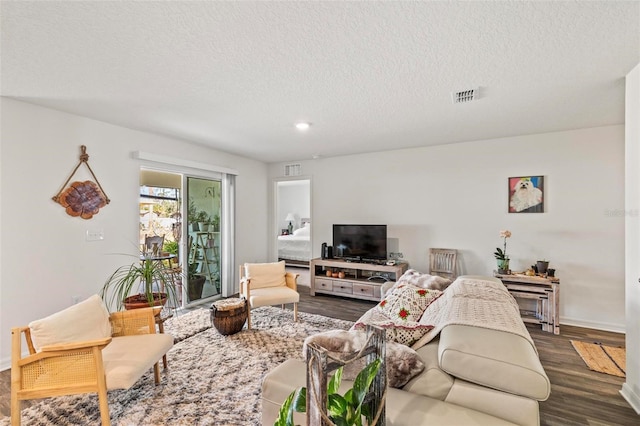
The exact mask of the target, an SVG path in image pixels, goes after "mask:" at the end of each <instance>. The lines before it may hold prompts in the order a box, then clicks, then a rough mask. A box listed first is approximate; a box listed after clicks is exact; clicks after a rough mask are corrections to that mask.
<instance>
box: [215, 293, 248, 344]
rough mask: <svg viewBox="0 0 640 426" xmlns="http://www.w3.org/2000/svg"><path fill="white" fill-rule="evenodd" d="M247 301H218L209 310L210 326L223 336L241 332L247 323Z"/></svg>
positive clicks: (235, 298)
mask: <svg viewBox="0 0 640 426" xmlns="http://www.w3.org/2000/svg"><path fill="white" fill-rule="evenodd" d="M247 309H248V307H247V299H245V298H237V297H231V298H228V299H223V300H218V301H217V302H214V303H213V304H212V305H211V308H210V309H209V311H210V314H211V324H212V325H213V326H214V327H215V328H216V330H218V332H220V334H223V335H225V336H227V335H229V334H235V333H237V332H239V331H240V330H242V327H244V323H245V322H246V321H247Z"/></svg>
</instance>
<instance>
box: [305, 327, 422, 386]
mask: <svg viewBox="0 0 640 426" xmlns="http://www.w3.org/2000/svg"><path fill="white" fill-rule="evenodd" d="M366 342H367V333H366V332H364V331H345V330H330V331H325V332H322V333H317V334H314V335H312V336H309V337H307V338H306V339H305V340H304V345H303V346H302V357H303V358H304V359H307V345H309V344H310V343H314V344H316V345H318V346H320V347H321V348H324V349H326V350H327V351H328V352H329V354H330V355H332V356H333V357H336V358H339V359H348V358H349V355H353V354H354V353H356V352H358V351H359V350H360V349H362V347H363V346H364V345H365V344H366ZM345 355H346V356H345ZM386 355H387V356H386V365H387V383H388V385H389V386H391V387H393V388H399V387H402V386H404V385H405V384H406V383H407V382H408V381H409V380H410V379H411V378H412V377H414V376H415V375H417V374H419V373H420V372H421V371H422V370H423V369H424V363H423V362H422V360H421V359H420V357H419V356H418V354H417V353H416V351H414V350H413V349H411V348H409V347H408V346H405V345H402V344H400V343H395V342H386ZM365 363H366V360H365V358H364V357H361V358H359V359H357V360H355V361H353V362H351V363H349V364H346V365H345V366H344V369H343V373H342V374H343V378H344V379H346V380H355V378H356V376H357V375H358V373H359V372H360V371H362V369H363V368H364V367H365Z"/></svg>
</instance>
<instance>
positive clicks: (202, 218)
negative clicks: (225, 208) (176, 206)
mask: <svg viewBox="0 0 640 426" xmlns="http://www.w3.org/2000/svg"><path fill="white" fill-rule="evenodd" d="M196 217H197V221H198V227H199V228H200V232H207V231H208V230H209V215H208V214H207V212H205V211H204V210H200V211H198V213H197V215H196Z"/></svg>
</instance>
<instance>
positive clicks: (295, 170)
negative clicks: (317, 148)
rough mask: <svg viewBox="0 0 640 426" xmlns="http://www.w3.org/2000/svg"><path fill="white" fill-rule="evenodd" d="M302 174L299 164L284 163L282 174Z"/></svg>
mask: <svg viewBox="0 0 640 426" xmlns="http://www.w3.org/2000/svg"><path fill="white" fill-rule="evenodd" d="M301 174H302V165H301V164H299V163H298V164H285V165H284V175H285V176H300V175H301Z"/></svg>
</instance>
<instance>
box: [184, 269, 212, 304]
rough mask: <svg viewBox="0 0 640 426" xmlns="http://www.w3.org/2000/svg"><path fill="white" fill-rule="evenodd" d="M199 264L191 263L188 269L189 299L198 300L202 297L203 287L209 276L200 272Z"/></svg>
mask: <svg viewBox="0 0 640 426" xmlns="http://www.w3.org/2000/svg"><path fill="white" fill-rule="evenodd" d="M197 272H198V264H197V263H190V264H189V268H188V269H187V282H188V283H189V285H188V289H187V290H188V292H189V300H198V299H200V298H201V297H202V289H203V288H204V283H205V281H206V280H207V278H206V277H205V276H204V275H201V274H198V273H197Z"/></svg>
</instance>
